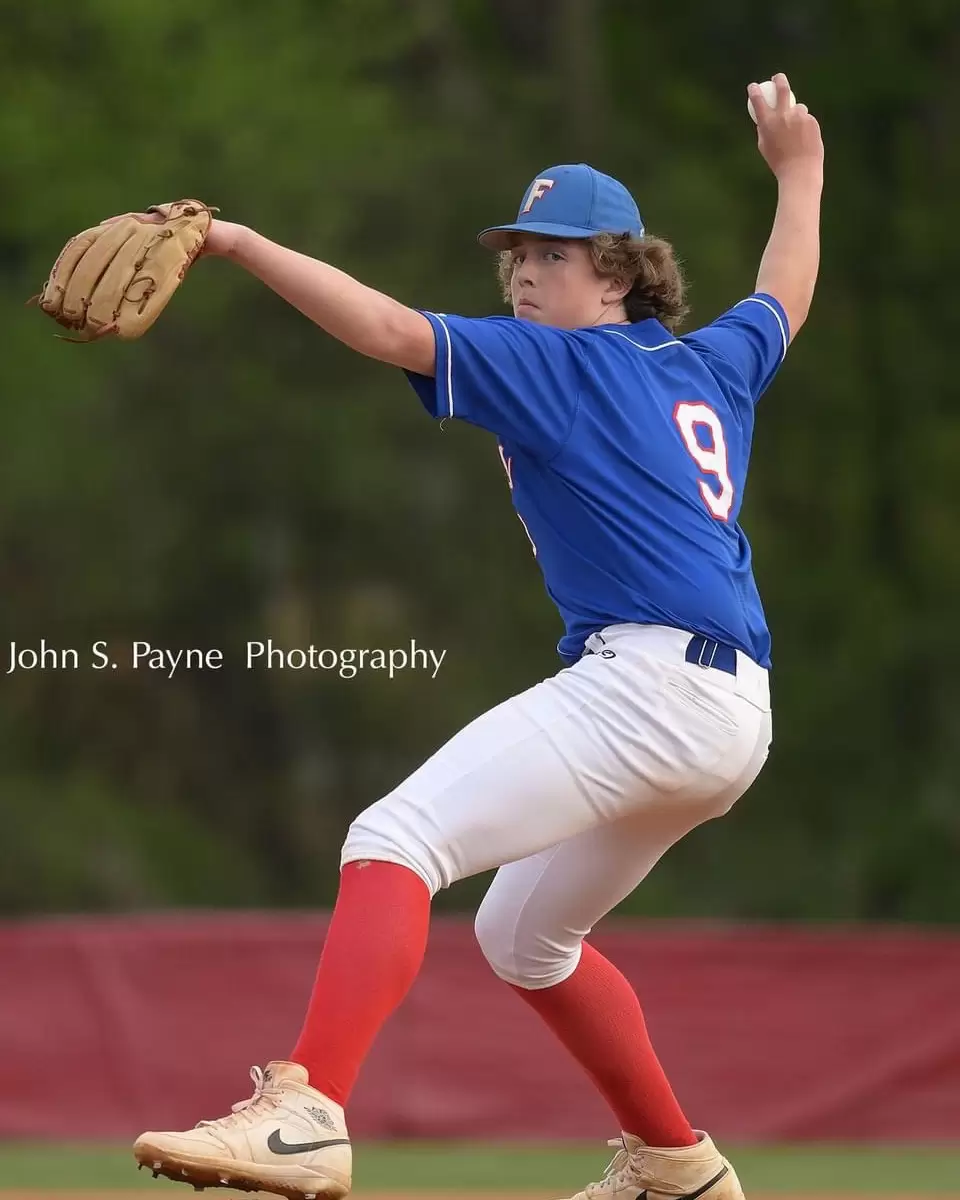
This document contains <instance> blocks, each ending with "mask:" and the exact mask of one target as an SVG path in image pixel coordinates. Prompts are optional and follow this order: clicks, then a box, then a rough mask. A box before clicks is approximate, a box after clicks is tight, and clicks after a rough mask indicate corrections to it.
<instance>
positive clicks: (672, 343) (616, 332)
mask: <svg viewBox="0 0 960 1200" xmlns="http://www.w3.org/2000/svg"><path fill="white" fill-rule="evenodd" d="M603 332H604V333H612V334H613V336H614V337H622V338H623V340H624V341H625V342H629V343H630V345H631V346H636V348H637V349H638V350H646V352H647V353H648V354H650V353H652V352H653V351H654V350H664V349H666V347H667V346H679V345H681V343H680V342H679V341H677V339H676V338H671V339H670V341H669V342H660V344H659V345H657V346H641V344H640V343H639V342H635V341H634V340H633V338H631V337H627V335H626V334H625V333H621V332H620V331H619V330H618V329H604V330H603Z"/></svg>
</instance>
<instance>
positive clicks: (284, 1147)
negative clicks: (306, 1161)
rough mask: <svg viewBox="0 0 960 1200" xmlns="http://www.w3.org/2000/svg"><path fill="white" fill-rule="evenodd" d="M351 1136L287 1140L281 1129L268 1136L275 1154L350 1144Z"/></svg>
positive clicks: (301, 1152)
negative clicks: (310, 1140) (314, 1139)
mask: <svg viewBox="0 0 960 1200" xmlns="http://www.w3.org/2000/svg"><path fill="white" fill-rule="evenodd" d="M349 1145H350V1139H349V1138H328V1139H327V1141H325V1142H294V1143H289V1142H285V1141H284V1140H283V1138H282V1137H281V1136H280V1130H279V1129H275V1130H274V1131H273V1133H271V1134H270V1136H269V1137H268V1138H267V1149H268V1150H272V1151H273V1153H274V1154H309V1153H310V1152H311V1151H312V1150H323V1149H325V1148H326V1147H327V1146H349Z"/></svg>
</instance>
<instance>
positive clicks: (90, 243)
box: [33, 200, 219, 342]
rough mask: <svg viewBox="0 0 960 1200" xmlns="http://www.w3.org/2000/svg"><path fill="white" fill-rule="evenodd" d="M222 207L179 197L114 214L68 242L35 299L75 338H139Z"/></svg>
mask: <svg viewBox="0 0 960 1200" xmlns="http://www.w3.org/2000/svg"><path fill="white" fill-rule="evenodd" d="M218 211H219V209H216V208H210V207H208V206H207V205H206V204H202V203H201V202H200V201H199V200H177V201H174V202H173V203H172V204H154V205H152V206H151V207H150V208H148V209H147V211H146V213H125V214H124V215H123V216H122V217H111V218H110V220H108V221H104V222H103V223H102V224H100V225H96V226H95V227H94V228H93V229H86V230H84V232H83V233H78V234H77V236H76V237H72V238H71V239H70V241H69V242H67V244H66V245H65V246H64V248H63V249H62V250H61V251H60V257H59V258H58V259H57V261H56V262H55V263H54V264H53V270H52V271H51V272H50V278H49V279H48V280H47V283H46V286H45V287H44V289H43V291H42V292H41V293H40V295H39V296H34V297H33V299H34V300H35V301H36V302H37V303H38V304H39V306H40V307H41V308H42V309H43V311H44V312H45V313H48V314H49V315H50V316H51V317H53V319H54V320H55V321H58V322H59V323H60V324H61V325H64V326H66V328H67V329H70V330H72V331H73V332H74V334H75V335H76V336H75V338H74V339H73V340H75V341H80V342H92V341H96V340H97V339H98V338H102V337H110V336H116V337H118V338H124V339H132V338H138V337H140V336H141V335H142V334H144V333H146V331H147V330H148V329H149V328H150V326H151V325H152V324H153V323H154V321H155V320H156V319H157V317H159V316H160V314H161V313H162V312H163V310H164V308H166V306H167V303H168V301H169V300H170V297H171V296H172V295H173V293H174V292H175V291H176V290H177V288H178V287H179V286H180V281H181V280H182V279H183V276H184V273H185V272H186V270H187V268H188V267H189V266H190V264H191V263H192V262H193V260H194V259H195V258H196V257H197V255H198V254H199V253H200V251H201V250H202V249H203V243H204V241H205V239H206V236H207V233H208V232H209V229H210V222H211V221H212V220H213V214H214V213H215V212H218Z"/></svg>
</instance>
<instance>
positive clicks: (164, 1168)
mask: <svg viewBox="0 0 960 1200" xmlns="http://www.w3.org/2000/svg"><path fill="white" fill-rule="evenodd" d="M157 1154H158V1151H157V1150H156V1149H155V1148H153V1147H149V1146H146V1147H142V1148H140V1147H138V1148H136V1149H135V1150H134V1155H135V1157H136V1158H137V1162H138V1163H139V1165H140V1166H149V1167H151V1168H152V1169H153V1177H154V1179H156V1177H157V1176H158V1175H163V1176H164V1177H165V1178H167V1179H172V1180H173V1181H174V1182H175V1183H188V1184H191V1185H192V1186H193V1188H194V1190H195V1191H198V1192H202V1191H203V1190H204V1188H233V1189H234V1190H236V1191H238V1192H270V1193H272V1194H273V1195H276V1196H283V1197H284V1200H342V1197H344V1196H346V1194H347V1192H348V1191H349V1190H350V1189H349V1186H347V1185H345V1184H343V1183H340V1182H338V1181H337V1180H334V1179H330V1180H324V1179H323V1177H322V1176H314V1177H313V1178H311V1179H310V1182H309V1183H308V1184H305V1185H304V1186H301V1187H298V1186H296V1185H288V1184H283V1183H280V1182H279V1181H278V1180H276V1179H271V1178H270V1177H269V1175H267V1174H263V1175H260V1174H259V1173H257V1174H255V1173H254V1172H255V1171H256V1167H255V1164H253V1163H251V1164H245V1165H247V1166H248V1170H236V1171H233V1170H231V1171H225V1170H224V1167H223V1164H222V1163H217V1164H216V1165H213V1166H211V1165H207V1164H203V1163H200V1162H194V1163H190V1162H184V1161H183V1160H182V1159H181V1160H179V1161H178V1160H176V1159H173V1158H165V1159H158V1158H157Z"/></svg>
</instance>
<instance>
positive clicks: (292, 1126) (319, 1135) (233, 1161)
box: [133, 1062, 712, 1200]
mask: <svg viewBox="0 0 960 1200" xmlns="http://www.w3.org/2000/svg"><path fill="white" fill-rule="evenodd" d="M250 1077H251V1078H252V1079H253V1082H254V1085H255V1091H254V1093H253V1095H252V1096H251V1097H250V1099H249V1100H242V1101H241V1102H240V1103H239V1104H235V1105H234V1106H233V1111H232V1113H231V1114H230V1116H228V1117H221V1118H220V1120H218V1121H201V1122H200V1124H199V1125H198V1126H197V1127H196V1128H195V1129H190V1130H187V1131H185V1132H183V1133H145V1134H143V1135H142V1136H141V1137H139V1138H137V1140H136V1142H135V1143H134V1146H133V1154H134V1157H135V1158H136V1160H137V1162H138V1163H139V1164H140V1166H141V1167H149V1168H150V1169H151V1170H152V1171H153V1174H154V1177H156V1176H157V1175H166V1176H167V1178H168V1179H176V1180H178V1181H180V1182H181V1183H191V1184H193V1186H194V1187H195V1188H197V1189H198V1190H201V1189H203V1188H205V1187H230V1188H238V1189H239V1190H240V1191H246V1192H255V1191H263V1192H274V1193H275V1194H276V1195H278V1196H286V1197H288V1200H314V1198H316V1200H340V1197H341V1196H345V1195H346V1194H347V1192H349V1191H350V1178H351V1164H352V1157H351V1150H350V1138H349V1136H348V1134H347V1127H346V1124H345V1123H344V1119H343V1109H342V1108H341V1107H340V1105H339V1104H334V1102H333V1101H332V1100H328V1099H327V1097H326V1096H324V1095H323V1093H322V1092H318V1091H317V1090H316V1088H312V1087H310V1085H309V1083H308V1082H307V1080H308V1078H309V1076H308V1074H307V1069H306V1067H301V1066H300V1065H299V1064H298V1063H292V1062H272V1063H270V1064H269V1065H268V1066H267V1068H266V1070H264V1071H261V1070H260V1068H259V1067H254V1068H253V1069H252V1070H251V1072H250ZM711 1200H712V1198H711Z"/></svg>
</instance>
